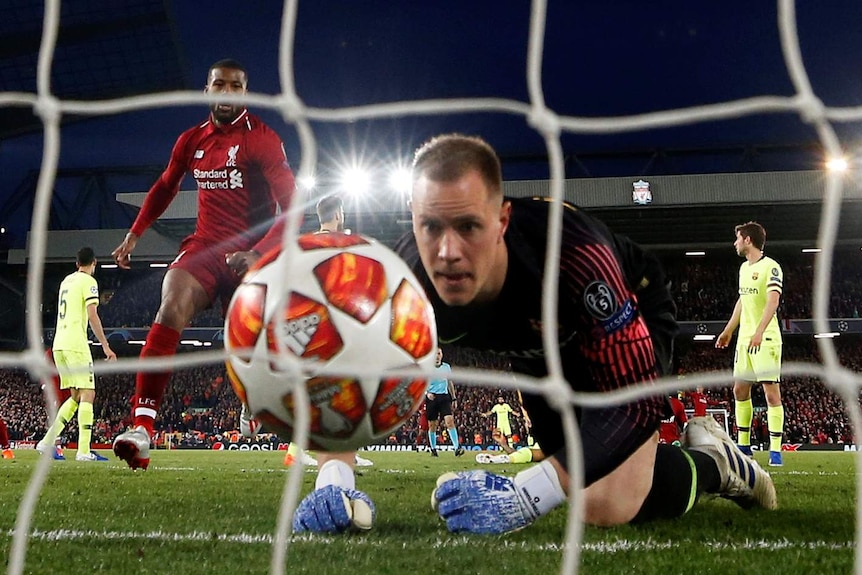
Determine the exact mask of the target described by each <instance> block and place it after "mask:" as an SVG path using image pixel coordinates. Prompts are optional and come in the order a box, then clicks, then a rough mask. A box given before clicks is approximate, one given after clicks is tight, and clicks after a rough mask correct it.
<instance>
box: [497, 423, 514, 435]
mask: <svg viewBox="0 0 862 575" xmlns="http://www.w3.org/2000/svg"><path fill="white" fill-rule="evenodd" d="M497 429H499V430H500V433H502V434H503V436H504V437H511V436H512V426H511V425H509V422H508V421H507V422H506V423H505V424H504V425H500V422H499V421H498V422H497Z"/></svg>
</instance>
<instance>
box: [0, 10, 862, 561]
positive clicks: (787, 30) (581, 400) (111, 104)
mask: <svg viewBox="0 0 862 575" xmlns="http://www.w3.org/2000/svg"><path fill="white" fill-rule="evenodd" d="M297 7H298V2H297V1H286V2H285V6H284V12H283V20H282V30H281V38H280V46H279V55H280V57H279V75H280V79H281V93H280V94H278V95H275V96H266V95H261V94H250V95H249V96H248V97H247V99H246V100H245V102H246V103H248V104H249V105H250V106H252V107H255V106H258V107H264V108H270V109H273V110H277V111H278V112H280V113H281V114H282V116H283V117H284V119H285V121H287V122H289V123H292V124H294V125H295V126H296V128H297V132H298V135H299V139H300V143H301V146H302V160H301V165H300V169H299V174H298V175H299V177H300V178H302V177H304V176H308V175H311V174H313V173H314V172H315V168H316V165H317V144H316V139H315V134H314V131H313V130H312V128H311V125H310V123H309V122H310V121H311V120H317V121H324V122H348V121H356V120H373V119H379V118H385V117H405V116H411V115H432V114H447V115H449V114H460V113H466V112H497V113H507V114H516V115H521V116H523V117H525V118H526V119H527V121H528V122H529V124H530V125H531V126H532V127H533V128H534V129H535V130H536V131H537V132H538V133H539V134H541V136H542V137H543V138H544V140H545V143H546V147H547V153H548V158H549V163H550V173H551V182H552V185H551V195H552V197H553V198H554V199H555V200H557V201H556V202H554V203H552V209H551V214H552V216H551V226H550V229H549V249H548V252H547V261H546V262H545V263H546V269H547V275H546V286H547V289H546V290H545V292H544V298H543V302H542V303H543V306H544V309H543V326H544V327H543V340H544V343H545V348H546V351H547V361H548V365H549V376H548V377H547V379H546V380H543V381H541V382H540V381H537V380H531V379H529V378H520V379H519V380H518V382H517V387H519V388H520V389H522V390H523V391H534V392H537V393H542V394H545V395H546V397H547V398H548V399H549V401H550V402H552V405H557V406H559V407H561V408H562V409H563V414H564V425H565V430H566V434H567V438H568V445H569V461H570V462H576V463H575V464H574V465H573V469H572V471H573V473H572V484H571V485H570V489H571V492H572V493H577V492H578V486H579V484H581V482H582V478H581V470H580V463H579V462H580V461H581V454H580V443H579V441H578V437H577V433H576V426H575V420H574V413H573V410H572V405H573V404H580V405H589V406H599V405H606V404H608V403H611V402H613V403H622V402H625V401H630V400H633V399H635V398H637V397H639V396H640V395H643V392H639V391H637V390H623V391H619V392H616V393H613V394H604V395H597V394H591V395H585V394H578V393H573V392H572V391H571V390H570V388H569V387H568V385H567V384H566V383H565V382H564V381H563V379H562V367H561V363H560V357H559V350H558V348H557V347H556V346H555V345H554V342H555V339H556V335H555V334H556V320H555V318H556V297H557V293H556V285H557V275H558V265H557V260H558V259H559V253H560V251H559V237H560V232H561V222H562V217H561V216H562V204H561V202H560V200H562V198H563V178H564V165H563V149H562V144H561V141H560V135H561V132H571V133H581V134H599V133H601V134H609V133H617V132H627V131H636V130H643V129H647V128H656V127H669V126H678V125H683V124H694V123H701V122H706V121H716V120H722V119H728V118H739V117H743V116H752V115H755V114H767V113H778V112H784V113H788V112H792V113H796V114H798V115H799V116H800V117H801V118H802V119H803V120H804V121H805V122H807V123H809V124H811V125H812V126H813V127H814V128H815V129H816V132H817V134H818V137H819V139H820V142H821V143H822V145H823V148H824V150H825V152H826V154H827V155H828V156H830V157H840V156H842V148H841V144H840V142H839V140H838V137H837V135H836V133H835V130H834V129H833V126H832V124H831V122H834V121H859V120H862V108H842V109H835V108H826V107H825V106H824V105H823V103H822V102H821V101H820V100H819V99H818V98H817V96H816V94H814V92H813V90H812V87H811V84H810V82H809V79H808V74H807V72H806V69H805V67H804V65H803V63H802V57H801V53H800V47H799V39H798V35H797V31H796V18H795V6H794V3H793V2H792V0H781V1H779V2H778V15H779V18H778V23H777V24H778V27H779V30H780V37H781V46H782V51H783V54H784V59H785V64H786V67H787V71H788V73H789V75H790V78H791V80H792V84H793V86H794V89H795V94H794V95H793V96H790V97H780V96H760V97H754V98H747V99H743V100H737V101H730V102H724V103H719V104H714V105H708V106H698V107H693V108H686V109H679V110H668V111H661V112H655V113H648V114H641V115H636V116H626V117H611V118H583V117H568V116H560V115H557V114H555V112H554V111H553V110H551V109H549V108H548V107H547V106H546V105H545V99H544V94H543V90H542V62H543V47H544V37H545V18H546V13H547V3H546V2H545V1H543V0H535V1H534V2H533V4H532V13H531V23H530V32H529V46H528V63H527V71H526V74H527V84H528V89H529V102H520V101H514V100H505V99H494V98H480V99H448V100H424V101H412V102H397V103H390V104H380V105H368V106H356V107H350V108H341V109H333V110H328V109H316V108H310V107H306V106H305V105H304V104H303V102H302V100H301V99H300V96H299V95H298V94H297V92H296V88H295V85H294V74H293V69H292V62H293V61H294V58H293V51H294V35H295V23H296V15H297ZM45 8H46V11H45V17H44V25H43V37H42V43H41V48H40V53H39V63H38V78H37V86H38V90H37V94H35V95H34V94H30V93H10V92H6V93H0V106H15V107H32V108H33V109H34V111H35V112H36V114H37V115H38V116H39V117H40V118H41V119H42V122H43V124H44V152H43V160H42V170H41V174H40V177H39V180H38V186H37V192H36V199H35V204H34V210H33V220H32V227H31V229H32V231H33V232H37V233H33V234H32V244H31V247H30V254H29V257H30V259H29V274H28V284H27V296H26V298H27V299H26V305H27V309H29V310H37V309H39V306H40V303H41V301H40V298H41V294H42V283H43V264H44V261H45V247H46V246H45V243H46V239H47V235H46V234H45V233H38V232H39V231H44V230H46V229H47V223H48V216H49V208H50V203H51V194H52V189H53V185H54V179H55V175H56V169H57V163H58V157H59V152H60V126H59V122H60V119H61V117H62V116H63V115H65V114H79V115H83V116H103V115H109V114H116V113H120V112H126V111H131V110H136V109H141V108H155V107H164V106H177V105H184V104H191V103H202V102H209V101H210V99H209V98H207V97H206V96H203V95H202V94H201V93H199V92H171V93H161V94H152V95H148V96H141V97H132V98H124V99H118V100H111V101H99V102H81V101H61V100H58V99H57V98H55V97H54V96H53V95H52V94H51V91H50V81H49V80H50V71H51V63H52V59H53V56H54V49H55V45H56V41H57V33H58V26H59V20H60V17H59V16H60V2H59V1H56V0H55V1H51V0H48V1H47V2H46V3H45ZM220 99H222V100H227V98H224V97H220ZM842 193H843V190H842V178H841V176H840V175H837V174H832V173H830V174H828V175H827V186H826V193H825V197H824V200H823V208H824V209H823V211H822V216H821V226H820V233H819V237H818V246H819V247H822V248H823V250H822V252H821V253H820V254H819V255H818V259H817V265H816V271H817V273H816V279H815V286H814V319H815V324H816V329H817V330H818V331H820V332H827V331H829V330H828V323H827V317H828V303H829V295H830V293H829V292H830V283H829V280H830V274H829V272H830V269H831V265H832V254H833V247H834V245H835V238H836V232H837V227H838V226H837V223H838V216H839V211H840V207H841V200H842ZM304 203H305V202H304V199H303V198H299V201H297V202H295V204H294V205H297V206H301V205H303V204H304ZM300 216H301V213H300V210H298V209H297V210H293V211H292V213H291V217H290V225H289V226H288V229H287V231H286V236H294V235H295V234H296V231H297V230H298V229H299V221H300ZM41 319H42V317H41V314H39V313H29V314H27V337H28V341H29V342H30V347H29V349H27V350H26V351H24V352H22V353H15V354H10V353H5V354H2V355H0V367H10V366H14V367H25V368H26V369H28V370H29V371H30V372H31V373H32V374H34V375H36V376H38V377H39V378H41V379H42V380H43V381H47V378H48V377H49V376H50V374H51V371H50V370H51V367H50V366H49V365H48V364H47V363H46V360H45V358H44V356H43V354H42V351H41V347H40V342H41V339H42V324H41ZM818 342H819V344H818V345H819V348H820V352H821V355H822V357H823V364H822V365H817V364H804V363H788V364H785V366H784V369H783V373H784V374H785V375H809V376H814V377H819V378H820V379H821V380H822V381H824V382H826V383H827V384H828V385H829V386H831V387H832V388H833V389H834V390H835V391H836V392H837V393H838V394H839V395H840V396H841V398H842V399H843V401H844V402H845V405H846V406H847V409H848V412H849V415H850V420H851V423H852V426H853V428H854V429H856V430H858V429H860V423H862V413H860V408H859V402H858V401H857V393H858V388H859V385H860V379H859V377H858V376H856V375H855V374H854V373H852V372H850V371H848V370H846V369H845V368H843V367H842V366H841V365H840V364H839V361H838V356H837V353H836V351H835V348H834V346H833V344H832V342H831V340H829V339H819V340H818ZM222 353H223V352H215V351H214V352H202V353H198V354H184V355H181V356H177V357H175V358H172V359H171V360H168V361H170V364H171V366H172V367H173V368H175V369H176V368H181V367H189V366H196V365H202V364H207V363H214V362H217V361H220V360H221V359H222ZM164 364H165V361H164V360H163V361H159V360H148V361H141V360H131V359H129V360H121V361H118V362H117V363H115V364H105V363H99V365H98V366H97V367H96V369H97V371H98V372H100V373H107V372H119V371H131V370H139V369H143V370H148V371H157V370H159V369H161V368H162V367H163V365H164ZM453 376H455V377H456V378H457V380H458V381H459V382H464V383H472V384H482V385H494V386H497V387H506V388H513V387H514V385H515V384H514V383H513V382H512V381H511V380H510V379H509V378H507V377H499V376H494V375H492V374H490V373H482V372H479V371H476V370H457V369H456V370H455V371H454V372H453ZM727 378H728V374H724V375H723V377H722V379H721V380H720V381H718V380H716V378H715V376H713V377H712V378H710V377H708V376H697V377H690V378H688V379H687V380H686V386H688V387H691V388H694V387H696V386H699V385H704V386H716V385H719V384H724V382H725V381H726V380H727ZM678 386H679V382H678V381H677V380H675V379H674V380H666V381H662V382H660V384H659V386H658V388H657V390H659V391H666V392H668V393H671V392H674V391H676V390H677V388H678ZM46 387H47V389H48V390H49V393H50V394H51V395H53V394H54V392H53V386H50V385H48V386H46ZM651 391H652V392H654V391H656V390H651ZM50 399H51V400H50V401H49V402H48V405H49V411H50V412H51V413H50V414H49V417H50V419H51V420H53V418H54V415H55V408H53V407H51V406H52V405H53V404H54V402H53V399H54V398H53V397H52V398H50ZM306 401H307V398H306ZM302 435H304V433H303V434H302ZM297 439H298V443H300V444H304V441H305V437H299V438H297ZM860 457H862V455H860ZM50 465H51V457H50V454H49V453H47V452H46V453H45V454H44V455H43V457H42V458H40V461H39V463H38V465H37V467H36V469H35V471H34V473H33V476H32V478H31V481H30V484H29V486H28V488H27V491H26V494H25V497H24V498H23V500H22V502H21V505H20V510H19V515H18V519H17V522H16V525H15V534H14V539H13V548H12V553H11V556H10V559H9V568H8V572H9V573H10V574H16V575H17V574H19V573H22V572H23V571H24V566H25V551H26V544H27V538H28V536H29V532H30V524H31V517H32V513H33V510H34V508H35V503H36V501H37V499H38V496H39V493H40V490H41V488H42V486H43V484H44V482H45V479H46V477H47V474H48V471H49V469H50ZM857 465H858V462H857ZM300 484H301V466H294V470H293V471H292V472H291V473H290V475H289V478H288V481H287V482H286V483H285V489H284V497H283V502H282V508H281V512H280V515H279V520H278V525H277V535H276V537H275V539H274V543H273V553H272V563H271V572H272V573H283V572H284V569H285V565H286V563H285V557H286V553H287V547H288V544H289V529H290V518H291V516H292V512H293V509H294V508H295V505H296V501H297V498H298V493H299V487H300ZM858 494H862V475H859V476H858V479H857V499H858V497H859V495H858ZM571 503H572V504H571V505H570V506H569V522H568V529H567V534H566V540H567V543H568V545H567V546H566V550H565V554H564V560H563V565H562V569H561V572H562V573H575V572H577V570H578V566H579V562H580V561H579V558H580V548H581V546H580V542H581V538H582V533H583V525H582V523H581V521H580V520H579V519H578V518H579V517H580V515H581V512H582V509H581V505H582V502H581V501H580V498H577V497H572V498H571ZM856 513H857V521H856V524H857V538H856V539H857V541H858V539H859V538H858V533H859V532H860V526H862V514H860V512H859V509H858V508H857V511H856ZM855 554H856V555H855V564H856V571H857V572H862V546H859V545H856V551H855ZM452 568H455V569H457V566H455V565H452Z"/></svg>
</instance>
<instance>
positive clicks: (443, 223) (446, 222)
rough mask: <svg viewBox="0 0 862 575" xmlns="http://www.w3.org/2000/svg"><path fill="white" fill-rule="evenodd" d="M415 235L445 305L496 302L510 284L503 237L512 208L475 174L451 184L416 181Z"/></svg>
mask: <svg viewBox="0 0 862 575" xmlns="http://www.w3.org/2000/svg"><path fill="white" fill-rule="evenodd" d="M411 211H412V212H413V234H414V235H415V236H416V244H417V246H418V248H419V256H420V257H421V258H422V265H423V266H424V267H425V271H426V272H427V273H428V277H429V278H430V279H431V281H432V282H433V284H434V288H435V290H436V291H437V294H438V295H439V296H440V299H442V300H443V302H444V303H445V304H446V305H450V306H464V305H469V304H471V303H484V302H488V301H492V300H493V299H495V298H496V297H497V295H498V294H499V293H500V290H501V289H502V287H503V281H504V280H505V279H506V267H507V264H508V253H507V251H506V243H505V241H504V240H503V235H504V234H505V232H506V228H507V227H508V225H509V217H510V215H511V211H512V206H511V204H510V203H509V202H504V201H503V197H502V194H501V193H500V192H496V193H495V192H493V191H492V190H490V189H489V188H488V186H487V184H486V183H485V181H484V180H483V178H482V177H481V176H480V175H479V173H478V172H477V171H475V170H471V171H469V172H467V173H466V174H464V175H463V176H461V177H459V178H458V179H457V180H454V181H449V182H438V181H435V180H431V179H429V178H428V177H427V176H426V175H424V174H422V175H420V176H419V177H417V178H416V179H415V180H414V183H413V195H412V202H411Z"/></svg>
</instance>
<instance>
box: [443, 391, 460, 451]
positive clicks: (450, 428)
mask: <svg viewBox="0 0 862 575" xmlns="http://www.w3.org/2000/svg"><path fill="white" fill-rule="evenodd" d="M446 397H447V398H449V396H448V395H447V396H446ZM446 403H447V404H448V411H449V413H447V414H445V415H444V416H443V423H444V425H446V431H447V432H448V433H449V439H451V440H452V447H453V448H454V449H455V457H460V456H462V455H464V448H463V447H461V442H460V441H459V440H458V430H457V429H456V428H455V418H454V417H453V416H452V400H451V398H449V400H448V401H447V402H446ZM444 409H446V407H445V406H444Z"/></svg>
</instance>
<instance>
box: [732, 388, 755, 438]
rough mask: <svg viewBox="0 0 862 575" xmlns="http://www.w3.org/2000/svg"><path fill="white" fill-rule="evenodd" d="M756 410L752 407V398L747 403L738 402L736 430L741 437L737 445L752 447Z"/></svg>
mask: <svg viewBox="0 0 862 575" xmlns="http://www.w3.org/2000/svg"><path fill="white" fill-rule="evenodd" d="M753 415H754V409H753V408H752V407H751V398H750V397H749V398H748V399H746V400H745V401H738V400H737V401H736V429H737V430H738V431H739V435H738V437H737V439H736V443H738V444H739V445H751V418H752V417H753Z"/></svg>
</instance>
